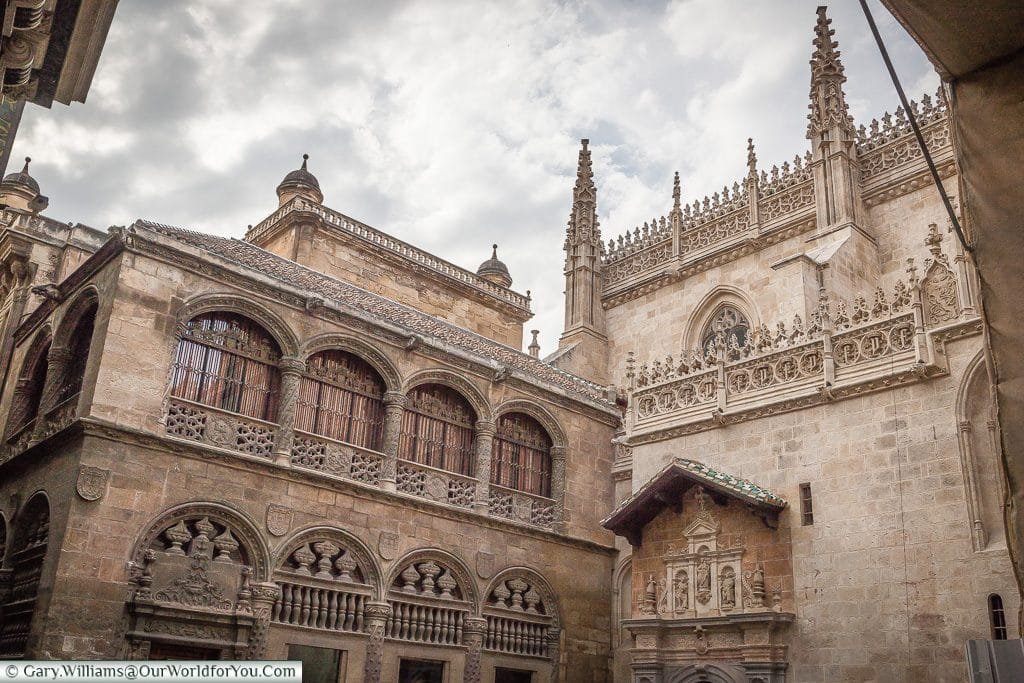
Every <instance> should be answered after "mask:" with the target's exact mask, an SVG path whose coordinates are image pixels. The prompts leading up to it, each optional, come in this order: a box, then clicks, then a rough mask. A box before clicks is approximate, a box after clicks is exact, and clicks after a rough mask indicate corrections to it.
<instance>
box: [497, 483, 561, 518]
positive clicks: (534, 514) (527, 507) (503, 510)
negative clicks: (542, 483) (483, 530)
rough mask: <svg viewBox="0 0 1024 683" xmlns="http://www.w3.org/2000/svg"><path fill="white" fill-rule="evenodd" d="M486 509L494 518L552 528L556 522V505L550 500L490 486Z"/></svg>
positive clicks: (502, 487)
mask: <svg viewBox="0 0 1024 683" xmlns="http://www.w3.org/2000/svg"><path fill="white" fill-rule="evenodd" d="M488 509H489V510H490V513H491V515H492V516H494V517H502V518H504V519H511V520H514V521H517V522H523V523H525V524H533V525H535V526H541V527H545V528H548V529H550V528H553V527H554V525H555V523H556V522H557V521H558V518H559V514H558V512H559V511H558V504H557V502H556V501H555V500H553V499H551V498H545V497H544V496H537V495H534V494H532V493H526V492H524V491H517V490H515V489H510V488H505V487H504V486H498V485H497V484H491V488H490V498H489V500H488Z"/></svg>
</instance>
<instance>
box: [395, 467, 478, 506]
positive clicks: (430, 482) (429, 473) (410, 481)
mask: <svg viewBox="0 0 1024 683" xmlns="http://www.w3.org/2000/svg"><path fill="white" fill-rule="evenodd" d="M476 485H477V480H476V479H475V478H473V477H467V476H464V475H461V474H456V473H455V472H448V471H447V470H441V469H438V468H436V467H430V466H428V465H421V464H420V463H416V462H410V461H408V460H399V461H398V473H397V476H396V478H395V486H396V489H397V490H398V491H399V492H400V493H408V494H409V495H412V496H419V497H420V498H426V499H427V500H432V501H434V502H435V503H448V504H449V505H455V506H456V507H461V508H466V509H471V508H472V507H473V499H474V497H475V495H476V488H477V486H476Z"/></svg>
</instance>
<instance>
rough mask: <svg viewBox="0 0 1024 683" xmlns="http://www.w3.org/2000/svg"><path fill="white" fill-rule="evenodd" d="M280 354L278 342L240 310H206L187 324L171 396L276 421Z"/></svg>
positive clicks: (175, 362) (174, 374)
mask: <svg viewBox="0 0 1024 683" xmlns="http://www.w3.org/2000/svg"><path fill="white" fill-rule="evenodd" d="M280 358H281V350H280V348H279V347H278V345H277V342H275V341H274V338H273V337H271V336H270V334H269V333H268V332H267V331H266V330H264V329H263V328H262V327H261V326H260V325H258V324H257V323H255V322H253V321H252V320H250V319H248V318H246V317H245V316H241V315H237V314H235V313H224V312H214V313H205V314H203V315H200V316H197V317H195V318H193V319H192V320H190V321H189V322H188V323H186V325H185V330H184V332H183V333H182V335H181V341H180V342H179V343H178V351H177V355H176V356H175V360H174V368H173V372H172V377H171V395H172V396H175V397H177V398H183V399H186V400H188V401H195V402H196V403H202V404H205V405H208V406H212V407H214V408H220V409H222V410H229V411H231V412H234V413H239V414H241V415H245V416H247V417H254V418H257V419H260V420H266V421H268V422H273V421H274V420H275V419H276V418H277V401H278V387H279V385H280V379H279V374H278V368H277V363H278V361H279V360H280Z"/></svg>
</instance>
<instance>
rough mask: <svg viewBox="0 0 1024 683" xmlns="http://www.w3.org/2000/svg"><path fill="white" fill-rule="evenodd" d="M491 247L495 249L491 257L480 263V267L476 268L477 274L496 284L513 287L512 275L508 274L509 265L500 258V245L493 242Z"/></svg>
mask: <svg viewBox="0 0 1024 683" xmlns="http://www.w3.org/2000/svg"><path fill="white" fill-rule="evenodd" d="M491 248H492V249H493V251H492V252H491V258H489V259H487V260H486V261H484V262H483V263H481V264H480V267H479V268H477V269H476V274H477V275H479V276H480V277H482V278H483V279H485V280H487V281H488V282H493V283H494V284H496V285H501V286H502V287H511V286H512V276H511V275H509V274H508V266H506V265H505V264H504V263H502V262H501V261H499V260H498V245H497V244H493V245H491Z"/></svg>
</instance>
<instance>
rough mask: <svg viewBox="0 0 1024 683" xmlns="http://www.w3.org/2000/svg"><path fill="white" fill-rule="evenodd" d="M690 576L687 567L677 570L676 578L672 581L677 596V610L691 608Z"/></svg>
mask: <svg viewBox="0 0 1024 683" xmlns="http://www.w3.org/2000/svg"><path fill="white" fill-rule="evenodd" d="M689 589H690V577H689V576H688V575H687V573H686V570H685V569H680V570H679V571H677V572H676V578H675V580H674V581H673V582H672V590H673V592H674V594H675V595H674V597H675V609H676V611H677V612H682V611H683V610H686V609H689V608H690V590H689Z"/></svg>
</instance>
